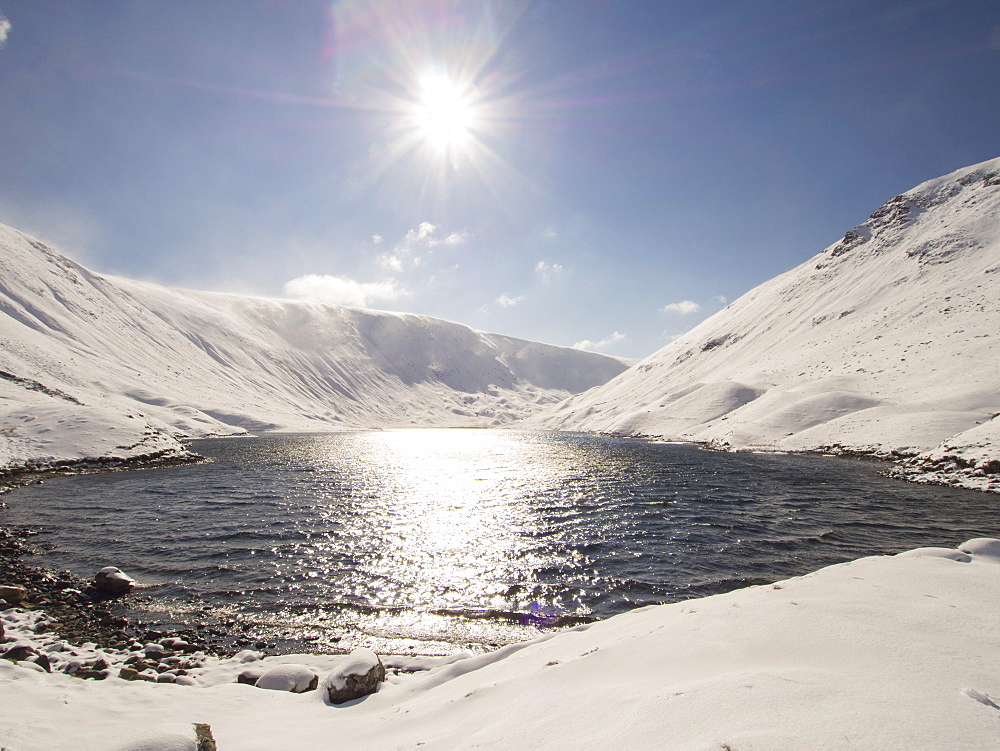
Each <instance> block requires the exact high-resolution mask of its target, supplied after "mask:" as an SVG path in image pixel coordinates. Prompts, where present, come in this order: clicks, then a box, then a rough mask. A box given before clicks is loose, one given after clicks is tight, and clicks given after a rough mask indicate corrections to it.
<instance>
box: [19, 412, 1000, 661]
mask: <svg viewBox="0 0 1000 751" xmlns="http://www.w3.org/2000/svg"><path fill="white" fill-rule="evenodd" d="M193 449H194V450H195V451H197V452H198V453H200V454H203V455H204V456H206V457H209V458H210V459H211V460H212V461H211V462H210V463H207V464H201V465H190V466H180V467H170V468H163V469H156V470H141V471H132V472H116V473H107V474H98V475H80V476H72V477H60V478H54V479H50V480H47V481H46V482H45V483H44V484H42V485H34V486H30V487H26V488H23V489H20V490H18V491H16V492H14V493H11V494H9V495H7V496H5V501H6V504H7V508H6V510H4V511H0V524H4V525H6V526H16V527H31V528H35V529H41V530H44V532H43V534H42V535H40V536H38V537H35V538H34V542H35V544H36V545H38V544H40V545H41V546H42V547H43V548H44V549H45V552H44V554H43V555H41V556H37V557H35V558H34V559H33V560H34V561H35V562H37V563H39V564H42V565H46V566H49V567H52V568H59V569H69V570H71V571H73V572H74V573H77V574H79V575H81V576H86V577H88V578H89V577H92V576H93V574H94V573H95V572H96V571H97V570H98V569H99V568H101V567H102V566H105V565H115V566H118V567H120V568H122V569H123V570H124V571H126V572H127V573H129V574H130V575H131V576H133V577H134V578H135V579H137V580H138V581H139V582H140V583H141V584H142V585H143V588H142V593H143V594H144V595H148V597H149V599H148V600H146V599H144V600H143V603H142V604H140V608H141V609H142V611H143V612H142V613H141V615H142V616H143V617H144V618H145V619H146V620H149V621H151V622H153V623H160V624H167V625H175V626H177V625H192V624H196V623H201V624H210V625H211V624H224V625H225V627H226V628H228V629H237V630H240V632H241V633H243V634H244V635H245V637H246V639H248V640H251V641H254V640H259V641H260V642H262V643H263V642H266V643H267V644H268V646H269V647H270V648H271V650H272V651H302V650H308V651H314V652H322V651H342V650H345V649H351V648H353V647H355V646H360V645H365V646H369V647H371V648H374V649H376V651H381V652H383V653H385V652H397V653H398V652H402V653H415V654H447V653H451V652H455V651H460V650H468V649H471V650H473V651H476V650H482V649H487V648H490V647H492V646H496V645H499V644H506V643H510V642H513V641H518V640H522V639H525V638H531V637H533V636H536V635H537V634H538V633H540V632H541V631H544V630H545V629H549V628H554V627H560V626H565V625H570V624H573V623H579V622H582V621H586V620H591V619H595V618H606V617H609V616H612V615H615V614H617V613H621V612H623V611H626V610H630V609H632V608H635V607H640V606H643V605H647V604H653V603H662V602H671V601H677V600H680V599H685V598H690V597H700V596H704V595H710V594H716V593H719V592H725V591H728V590H731V589H734V588H737V587H742V586H746V585H752V584H763V583H769V582H773V581H776V580H778V579H782V578H787V577H789V576H794V575H798V574H804V573H807V572H810V571H813V570H815V569H817V568H820V567H822V566H825V565H829V564H832V563H837V562H841V561H846V560H850V559H853V558H857V557H860V556H864V555H876V554H884V553H896V552H899V551H902V550H906V549H909V548H913V547H919V546H923V545H935V546H941V545H943V546H949V547H951V546H954V545H956V544H958V543H961V542H963V541H964V540H966V539H968V538H971V537H979V536H997V535H998V532H1000V530H998V527H997V504H998V499H997V497H996V496H995V495H990V494H986V493H979V492H975V491H964V490H957V489H952V488H941V487H933V486H921V485H914V484H909V483H904V482H901V481H898V480H892V479H889V478H886V477H883V476H882V475H880V474H879V470H880V469H881V468H882V465H880V464H878V463H875V462H863V461H858V460H851V459H841V458H832V457H815V456H788V455H777V454H749V453H733V454H730V453H718V452H709V451H704V450H701V449H699V448H698V447H696V446H692V445H685V444H670V443H657V442H651V441H645V440H636V439H624V438H611V437H601V436H594V435H586V434H572V433H547V432H518V431H510V430H461V429H448V430H433V429H426V430H419V429H418V430H385V431H358V432H346V433H336V434H320V435H315V434H310V435H285V434H273V435H265V436H261V437H257V438H237V439H213V440H203V441H197V442H195V443H194V445H193Z"/></svg>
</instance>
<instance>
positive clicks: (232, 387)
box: [0, 225, 626, 467]
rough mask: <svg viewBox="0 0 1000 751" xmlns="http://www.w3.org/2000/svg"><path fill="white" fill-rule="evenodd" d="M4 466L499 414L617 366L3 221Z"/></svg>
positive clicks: (0, 375) (578, 386)
mask: <svg viewBox="0 0 1000 751" xmlns="http://www.w3.org/2000/svg"><path fill="white" fill-rule="evenodd" d="M0 259H2V266H0V342H2V347H0V420H2V429H0V467H11V466H25V465H26V466H29V467H33V466H37V467H41V466H49V465H51V464H53V463H55V462H58V461H60V460H80V459H98V458H103V459H105V460H119V461H125V460H128V459H134V458H146V459H148V458H157V457H159V458H170V457H172V456H177V455H179V454H181V453H183V448H182V447H181V445H180V444H179V443H178V442H177V440H176V437H177V436H192V437H198V436H205V435H211V434H221V435H228V434H237V433H244V432H246V431H256V430H285V431H323V430H337V429H346V428H372V427H412V426H438V427H440V426H455V427H464V426H489V425H501V424H505V423H509V422H511V421H513V420H515V419H517V418H520V417H523V416H525V415H527V414H529V413H531V412H533V411H536V410H537V409H538V408H539V407H540V405H545V404H550V403H553V402H557V401H559V400H561V399H563V398H565V397H566V396H569V395H570V394H572V393H576V392H579V391H582V390H585V389H588V388H590V387H592V386H596V385H598V384H600V383H603V382H604V381H606V380H608V379H609V378H611V377H612V376H614V375H617V374H618V373H620V372H621V371H622V370H624V369H625V367H626V366H625V364H624V363H623V362H622V361H620V360H617V359H615V358H611V357H606V356H604V355H599V354H596V353H590V352H582V351H579V350H574V349H569V348H564V347H555V346H549V345H545V344H538V343H535V342H528V341H523V340H520V339H513V338H510V337H505V336H499V335H496V334H486V333H482V332H479V331H474V330H472V329H470V328H468V327H467V326H462V325H459V324H456V323H451V322H448V321H443V320H439V319H434V318H429V317H427V316H419V315H407V314H398V313H385V312H378V311H371V310H360V309H354V308H347V307H339V306H333V305H320V304H310V303H305V302H292V301H287V300H272V299H263V298H255V297H247V296H240V295H230V294H219V293H209V292H194V291H186V290H179V289H170V288H167V287H162V286H158V285H155V284H148V283H142V282H136V281H130V280H127V279H121V278H116V277H111V276H105V275H102V274H97V273H94V272H91V271H89V270H87V269H85V268H84V267H82V266H80V265H79V264H77V263H74V262H73V261H71V260H69V259H68V258H66V257H64V256H62V255H60V254H59V253H57V252H55V251H54V250H52V249H51V248H49V247H47V246H46V245H44V244H43V243H41V242H39V241H38V240H35V239H33V238H31V237H28V236H26V235H24V234H22V233H21V232H18V231H16V230H14V229H11V228H9V227H5V226H3V225H0Z"/></svg>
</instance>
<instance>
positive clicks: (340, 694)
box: [258, 649, 385, 704]
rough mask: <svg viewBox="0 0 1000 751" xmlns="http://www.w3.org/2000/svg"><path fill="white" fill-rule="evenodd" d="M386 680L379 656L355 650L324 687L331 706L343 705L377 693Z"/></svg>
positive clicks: (324, 681) (329, 677)
mask: <svg viewBox="0 0 1000 751" xmlns="http://www.w3.org/2000/svg"><path fill="white" fill-rule="evenodd" d="M384 680H385V666H383V665H382V661H381V660H380V659H379V658H378V655H377V654H375V653H374V652H372V651H371V650H370V649H355V650H354V651H353V652H351V653H350V654H349V655H348V656H347V658H346V659H345V660H344V662H342V663H341V664H340V666H339V667H338V668H336V669H335V670H332V671H330V673H329V674H328V675H327V676H326V678H325V679H323V687H324V688H325V689H326V692H327V696H328V697H329V699H330V703H331V704H343V703H344V702H345V701H351V699H359V698H361V697H362V696H367V695H368V694H373V693H375V692H376V691H378V687H379V684H380V683H382V681H384ZM258 685H259V684H258Z"/></svg>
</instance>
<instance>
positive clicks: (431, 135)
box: [414, 74, 476, 151]
mask: <svg viewBox="0 0 1000 751" xmlns="http://www.w3.org/2000/svg"><path fill="white" fill-rule="evenodd" d="M414 119H415V122H416V127H417V133H418V135H419V137H420V139H421V140H422V141H423V142H425V143H426V144H428V145H429V146H431V147H433V148H434V149H436V150H438V151H453V150H455V149H460V148H462V147H464V146H466V145H467V144H468V142H469V140H470V139H471V135H472V133H471V130H472V128H473V126H474V124H475V119H476V118H475V103H474V101H473V99H472V94H471V92H470V91H469V90H468V88H467V87H463V86H461V85H459V84H456V83H455V82H454V81H452V80H451V79H450V78H448V76H446V75H441V74H426V75H423V76H421V77H420V80H419V93H418V98H417V101H416V103H415V112H414Z"/></svg>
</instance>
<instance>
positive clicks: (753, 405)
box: [528, 159, 1000, 491]
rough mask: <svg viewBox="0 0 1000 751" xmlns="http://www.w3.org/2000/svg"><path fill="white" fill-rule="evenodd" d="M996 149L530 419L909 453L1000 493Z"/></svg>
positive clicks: (802, 447)
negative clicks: (985, 159) (645, 355)
mask: <svg viewBox="0 0 1000 751" xmlns="http://www.w3.org/2000/svg"><path fill="white" fill-rule="evenodd" d="M998 365H1000V159H994V160H992V161H989V162H984V163H982V164H979V165H975V166H973V167H968V168H965V169H961V170H958V171H956V172H954V173H952V174H950V175H946V176H944V177H941V178H937V179H935V180H930V181H928V182H926V183H924V184H922V185H919V186H918V187H916V188H914V189H913V190H911V191H909V192H907V193H904V194H903V195H901V196H897V197H895V198H893V199H892V200H890V201H888V202H887V203H886V204H885V205H884V206H882V207H881V208H879V209H878V210H876V211H875V212H874V213H873V214H872V216H871V218H870V219H868V221H866V222H864V223H863V224H861V225H860V226H858V227H855V228H854V229H852V230H850V231H849V232H848V233H847V234H846V235H845V236H844V238H843V240H841V241H839V242H837V243H834V244H833V245H831V246H830V247H829V248H827V249H826V250H824V251H823V252H821V253H819V254H818V255H817V256H815V257H813V258H811V259H810V260H808V261H806V262H805V263H804V264H802V265H801V266H799V267H798V268H795V269H793V270H791V271H789V272H787V273H786V274H783V275H781V276H779V277H776V278H775V279H772V280H771V281H769V282H766V283H765V284H762V285H761V286H760V287H757V288H756V289H754V290H751V291H750V292H748V293H747V294H746V295H744V296H743V297H741V298H740V299H739V300H736V301H735V302H733V303H732V304H731V305H729V306H728V307H727V308H726V309H725V310H722V311H720V312H719V313H718V314H716V315H714V316H712V317H711V318H709V319H708V320H706V321H705V322H704V323H702V324H701V325H699V326H697V327H696V328H694V329H692V330H691V331H690V332H688V333H687V334H684V335H683V336H681V337H680V338H678V339H677V340H675V341H674V342H672V343H671V344H670V345H668V346H667V347H665V348H663V349H662V350H660V351H658V352H656V353H655V354H653V355H651V356H650V357H648V358H646V359H645V360H643V361H642V362H640V363H638V364H637V365H635V366H634V367H632V368H630V369H629V370H628V371H626V372H625V373H623V374H622V375H620V376H618V377H617V378H615V379H613V380H611V381H609V382H608V383H606V384H605V385H603V386H600V387H597V388H594V389H592V390H590V391H587V392H585V393H583V394H579V395H577V396H575V397H572V398H570V399H568V400H566V401H565V402H563V403H561V404H559V405H556V406H555V407H553V408H551V409H550V410H548V411H546V412H544V413H542V414H540V415H539V416H537V417H533V418H529V420H528V424H530V425H532V426H534V427H543V428H554V429H564V430H587V431H610V432H616V433H625V434H632V435H635V434H646V435H659V436H664V437H667V438H671V439H680V440H691V441H699V442H706V443H710V444H712V445H714V446H717V447H720V448H729V449H737V450H738V449H747V448H749V449H763V450H779V451H823V452H827V451H851V452H865V453H875V454H880V455H883V456H889V457H892V458H901V457H913V458H912V459H911V460H910V461H908V462H907V463H906V464H905V465H904V466H903V467H902V470H901V471H902V472H903V473H904V474H905V475H906V476H908V477H910V478H911V479H918V480H932V481H939V482H955V483H958V484H963V485H965V486H967V487H973V488H980V489H987V490H989V489H992V490H998V491H1000V419H996V418H997V417H998V415H1000V381H998V379H997V366H998Z"/></svg>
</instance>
